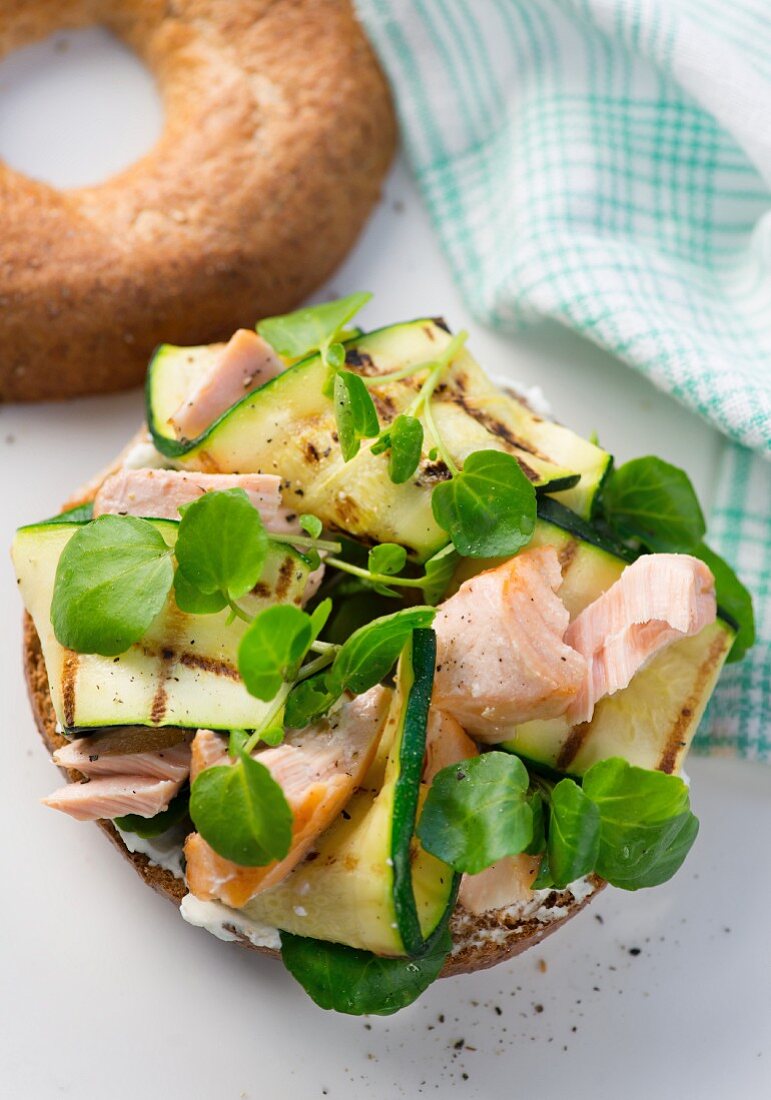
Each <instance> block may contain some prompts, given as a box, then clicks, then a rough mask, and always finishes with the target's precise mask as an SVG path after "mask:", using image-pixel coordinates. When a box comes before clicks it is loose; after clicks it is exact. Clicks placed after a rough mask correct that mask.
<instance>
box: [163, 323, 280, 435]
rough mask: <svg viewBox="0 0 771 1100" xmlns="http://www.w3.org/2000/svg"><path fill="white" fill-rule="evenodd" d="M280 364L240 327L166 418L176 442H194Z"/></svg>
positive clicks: (257, 338)
mask: <svg viewBox="0 0 771 1100" xmlns="http://www.w3.org/2000/svg"><path fill="white" fill-rule="evenodd" d="M283 369H284V364H283V363H282V362H281V360H280V359H279V357H278V356H277V355H276V353H275V352H274V350H273V348H272V347H271V346H270V344H268V343H267V342H266V341H265V340H263V339H262V337H261V336H258V335H257V333H256V332H255V331H254V330H253V329H246V328H240V329H239V330H238V331H237V332H236V333H235V334H234V335H233V336H231V338H230V340H229V341H228V343H227V344H226V345H225V347H224V348H223V349H222V351H221V352H220V354H219V355H218V356H217V359H216V360H215V362H214V363H213V364H212V366H211V368H210V369H209V370H208V371H207V373H206V374H205V375H204V377H203V378H202V379H201V380H200V382H198V384H197V385H196V386H195V388H194V389H193V390H192V391H191V392H190V393H189V394H188V395H187V397H186V398H185V400H184V401H183V402H182V404H181V405H180V406H179V408H178V409H177V410H176V411H175V412H174V413H173V414H172V415H171V416H170V417H169V423H170V424H171V426H172V427H173V429H174V432H175V434H176V436H177V438H178V439H196V438H197V437H198V436H199V435H201V433H202V432H205V431H206V429H207V428H208V427H209V426H210V425H211V424H213V423H214V421H215V420H217V419H218V418H219V417H220V416H222V414H223V413H224V412H227V410H228V409H229V408H230V407H231V405H235V403H236V401H240V399H241V398H242V397H244V396H245V395H246V394H247V393H249V392H250V391H251V390H256V389H257V388H258V387H259V386H262V385H264V384H265V383H266V382H269V381H270V379H271V378H275V377H276V375H277V374H280V373H281V372H282V370H283Z"/></svg>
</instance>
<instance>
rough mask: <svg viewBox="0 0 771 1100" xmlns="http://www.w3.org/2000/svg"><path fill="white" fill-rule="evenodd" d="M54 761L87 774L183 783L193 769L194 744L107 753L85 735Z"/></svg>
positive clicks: (62, 751)
mask: <svg viewBox="0 0 771 1100" xmlns="http://www.w3.org/2000/svg"><path fill="white" fill-rule="evenodd" d="M53 759H54V764H58V766H59V767H60V768H76V769H77V770H78V771H79V772H82V773H83V775H88V776H91V775H119V776H127V775H129V776H136V775H141V776H146V777H148V778H149V777H152V778H154V779H173V780H174V781H175V782H179V783H182V782H184V780H185V779H187V776H188V773H189V771H190V744H189V743H188V742H187V741H181V742H180V743H179V744H178V745H172V746H171V747H170V748H165V749H158V750H156V751H155V752H132V753H104V752H99V751H98V750H96V751H95V748H94V744H93V742H92V741H91V739H90V738H89V737H81V738H80V739H79V740H77V741H71V742H70V743H69V744H68V745H63V746H62V748H60V749H57V750H56V751H55V752H54V755H53Z"/></svg>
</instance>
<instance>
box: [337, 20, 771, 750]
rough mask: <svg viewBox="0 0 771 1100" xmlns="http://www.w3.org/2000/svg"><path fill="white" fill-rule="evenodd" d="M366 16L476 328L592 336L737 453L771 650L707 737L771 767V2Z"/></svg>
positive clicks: (731, 469)
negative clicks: (535, 323) (562, 328)
mask: <svg viewBox="0 0 771 1100" xmlns="http://www.w3.org/2000/svg"><path fill="white" fill-rule="evenodd" d="M358 7H359V11H360V14H361V17H362V19H363V21H364V23H365V25H366V27H367V29H368V31H369V33H370V36H371V38H372V40H373V42H374V44H375V47H376V48H377V50H378V52H379V54H380V56H381V58H382V60H383V62H384V65H385V67H386V69H387V71H388V73H389V75H390V77H391V81H392V83H393V86H394V88H395V91H396V97H397V102H398V107H399V112H400V115H401V121H402V128H403V133H404V138H405V141H406V145H407V150H408V154H409V156H410V159H411V161H412V165H413V167H414V170H415V173H416V175H417V178H418V181H419V184H420V187H421V189H422V192H423V195H424V196H425V199H426V202H427V204H428V207H429V210H430V211H431V214H432V217H433V220H434V223H435V225H436V228H437V230H438V232H439V235H440V237H441V240H442V243H443V245H444V248H445V251H446V253H447V255H448V257H449V259H450V262H451V265H452V267H453V270H454V273H455V277H456V279H457V281H458V283H459V285H460V288H461V290H462V292H463V293H464V295H465V297H466V299H467V301H468V303H469V305H470V306H471V308H472V310H473V311H474V313H475V315H476V316H477V317H479V318H480V319H481V320H483V321H485V322H488V323H491V324H493V325H495V326H497V327H499V328H502V329H508V330H515V329H517V328H518V327H519V326H521V325H522V324H525V323H526V322H528V321H529V320H533V319H536V318H541V317H551V318H553V319H556V320H558V321H560V322H562V323H563V324H565V325H568V326H570V327H572V328H575V329H576V330H578V331H579V332H581V333H582V334H583V335H585V336H587V337H589V338H590V339H592V340H594V341H595V342H596V343H598V344H600V345H601V346H602V347H604V348H607V349H608V350H610V351H612V352H615V353H616V354H617V355H618V356H619V357H620V358H622V359H623V360H625V361H626V362H627V363H629V364H630V365H632V366H634V367H636V368H637V369H638V370H640V371H642V372H643V373H644V374H645V375H647V376H648V377H649V378H650V379H651V381H652V382H654V383H655V384H656V385H657V386H659V387H660V388H662V389H664V390H666V391H667V392H669V393H671V394H672V395H673V396H675V397H676V398H678V399H679V400H680V401H682V402H683V403H684V404H686V405H688V406H689V407H690V408H692V409H695V410H696V411H697V412H699V413H701V415H702V416H704V417H706V418H707V419H708V420H709V421H710V422H711V423H713V424H714V425H716V426H717V427H718V428H720V429H721V430H722V431H723V432H724V433H725V434H726V435H727V436H729V437H730V438H731V439H732V440H734V441H735V443H733V444H727V445H726V458H725V461H724V464H723V467H722V470H721V476H720V485H719V488H718V494H717V504H716V507H715V512H714V515H713V517H712V523H711V541H712V543H713V544H714V546H715V548H716V549H717V550H719V551H720V552H721V553H723V554H724V555H725V556H726V557H727V558H728V559H729V560H730V561H731V562H732V563H733V564H734V566H735V567H737V568H738V570H739V572H740V573H741V575H742V577H743V579H744V580H745V582H746V583H747V584H748V585H749V586H750V587H751V588H752V589H753V593H754V596H755V601H756V612H757V615H758V620H759V621H758V627H759V640H758V643H757V645H756V647H755V649H754V650H752V651H751V654H750V656H749V657H748V658H747V659H746V660H745V662H744V663H743V664H742V665H739V666H731V667H730V668H729V669H727V671H726V672H725V674H724V677H723V679H722V681H721V687H720V688H719V690H718V693H717V695H716V698H715V700H714V701H713V703H712V705H711V707H710V711H709V715H708V717H707V719H705V721H704V723H703V724H702V730H701V734H700V738H699V744H700V745H701V748H702V749H704V750H707V751H716V752H717V751H719V752H727V751H732V752H735V753H739V754H741V755H744V756H747V757H752V758H755V759H761V758H765V759H771V593H770V592H769V579H770V578H771V463H769V462H768V459H769V458H770V457H771V189H770V187H769V184H771V125H770V124H769V118H771V12H770V11H769V0H732V2H731V3H728V2H727V0H358ZM761 456H763V457H761Z"/></svg>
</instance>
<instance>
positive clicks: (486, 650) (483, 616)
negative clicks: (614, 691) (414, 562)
mask: <svg viewBox="0 0 771 1100" xmlns="http://www.w3.org/2000/svg"><path fill="white" fill-rule="evenodd" d="M561 583H562V573H561V570H560V564H559V559H558V557H557V552H556V550H555V549H554V548H553V547H551V546H544V547H539V548H537V549H533V550H526V551H524V552H523V553H521V554H518V555H517V556H516V557H515V558H512V559H511V560H510V561H507V562H505V563H504V564H503V565H500V566H498V567H497V568H496V569H490V570H488V571H487V572H485V573H480V574H479V575H478V576H476V577H472V578H471V579H470V580H467V581H465V583H464V584H462V585H461V587H460V588H459V589H458V591H457V592H456V593H455V595H454V596H451V597H450V599H449V600H446V601H445V602H444V603H443V604H442V605H441V607H440V608H439V611H438V614H437V616H436V619H435V620H434V629H435V631H436V637H437V664H436V677H435V679H434V693H433V702H434V703H435V705H436V706H437V707H439V708H440V709H441V710H444V711H447V712H449V713H450V714H452V715H453V716H454V717H455V718H456V719H457V720H458V721H459V722H460V723H461V725H462V726H463V727H464V729H466V730H467V731H468V732H469V733H471V734H472V735H473V736H474V737H475V738H477V739H478V740H480V741H485V742H497V741H501V740H503V739H505V737H506V736H507V733H508V731H510V730H511V728H512V727H513V726H516V725H518V724H519V723H520V722H527V721H529V720H530V719H532V718H555V717H557V716H558V715H560V714H563V713H564V712H565V711H566V709H567V708H568V706H569V705H570V703H571V701H572V700H573V698H574V697H575V695H576V693H577V692H578V691H579V689H580V687H581V684H582V682H583V680H584V677H585V675H586V661H585V660H584V658H583V657H582V656H581V654H580V653H577V652H576V650H575V649H573V648H571V646H569V645H567V644H566V643H565V641H564V638H565V631H566V630H567V627H568V621H569V615H568V612H567V609H566V608H565V605H564V604H563V603H562V601H561V600H560V599H559V597H558V596H557V595H556V591H557V589H558V588H559V586H560V584H561Z"/></svg>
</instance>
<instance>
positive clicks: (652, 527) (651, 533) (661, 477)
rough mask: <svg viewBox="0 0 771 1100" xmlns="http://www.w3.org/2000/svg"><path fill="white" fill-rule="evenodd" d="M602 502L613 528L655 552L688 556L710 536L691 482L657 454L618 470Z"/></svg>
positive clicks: (635, 460)
mask: <svg viewBox="0 0 771 1100" xmlns="http://www.w3.org/2000/svg"><path fill="white" fill-rule="evenodd" d="M602 504H603V507H604V510H605V516H606V518H607V520H608V521H609V523H610V524H611V526H612V527H614V528H616V530H617V531H618V532H619V533H620V534H622V535H625V536H634V537H636V538H639V539H640V541H641V542H642V543H643V544H644V545H645V546H647V548H648V549H649V550H656V551H680V552H688V551H690V550H693V548H694V547H695V546H697V545H698V543H699V542H701V540H702V538H703V537H704V531H705V524H704V516H703V515H702V511H701V507H700V505H699V501H698V499H697V497H696V493H695V491H694V488H693V485H691V481H690V478H689V477H688V475H687V474H686V473H685V471H684V470H680V469H678V467H677V466H672V465H671V464H670V463H669V462H665V461H664V460H663V459H662V458H656V457H655V456H653V455H648V456H647V457H644V458H633V459H632V460H631V462H625V463H624V465H623V466H619V467H618V469H616V470H613V471H612V473H611V475H610V477H609V478H608V481H607V484H606V485H605V487H604V488H603V491H602Z"/></svg>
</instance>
